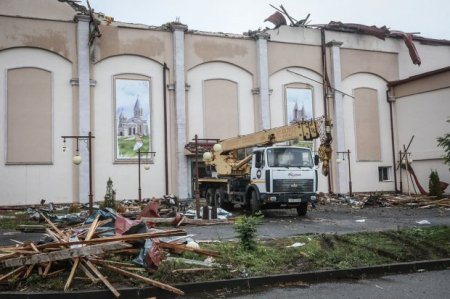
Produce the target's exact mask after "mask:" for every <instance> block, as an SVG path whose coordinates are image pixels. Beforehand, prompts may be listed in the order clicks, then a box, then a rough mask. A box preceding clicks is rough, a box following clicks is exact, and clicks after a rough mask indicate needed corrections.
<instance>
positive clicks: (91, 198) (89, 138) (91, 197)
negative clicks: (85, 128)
mask: <svg viewBox="0 0 450 299" xmlns="http://www.w3.org/2000/svg"><path fill="white" fill-rule="evenodd" d="M61 138H63V141H64V144H65V143H66V139H76V140H77V155H76V156H74V157H73V159H72V161H73V163H74V164H75V165H80V163H81V162H82V161H81V157H80V156H79V155H78V142H79V141H80V140H82V141H84V142H87V147H88V153H89V214H92V213H93V204H94V195H93V194H92V151H91V145H92V138H95V136H93V135H92V134H91V132H89V133H88V135H87V136H61ZM65 150H66V146H65V145H64V147H63V151H65Z"/></svg>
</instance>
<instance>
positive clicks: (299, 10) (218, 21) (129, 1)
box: [82, 0, 450, 40]
mask: <svg viewBox="0 0 450 299" xmlns="http://www.w3.org/2000/svg"><path fill="white" fill-rule="evenodd" d="M82 2H83V3H85V2H86V0H82ZM89 2H90V4H91V7H92V8H93V9H94V10H95V11H96V12H103V13H104V14H105V15H107V16H112V17H114V19H115V20H117V21H123V22H129V23H141V24H146V25H155V26H159V25H162V24H165V23H167V22H171V21H175V20H176V19H177V18H179V20H180V22H181V23H183V24H186V25H188V27H189V29H192V30H200V31H209V32H226V33H239V34H242V33H243V32H246V31H248V30H249V29H250V30H256V29H258V28H262V29H264V28H265V27H269V28H272V27H273V25H272V24H271V23H269V22H264V20H265V19H266V18H267V17H268V16H270V15H271V14H272V13H274V12H275V10H274V9H273V8H272V7H270V5H269V4H272V5H274V6H276V7H279V6H280V4H282V5H283V6H284V7H285V8H286V10H287V11H288V13H289V14H290V15H291V16H292V17H293V18H295V19H297V20H300V19H303V18H305V17H306V16H307V14H308V13H310V14H311V16H310V18H309V20H311V23H310V24H311V25H312V24H326V23H328V22H329V21H341V22H343V23H359V24H364V25H376V26H379V27H380V26H383V25H386V26H387V27H388V28H389V29H391V30H400V31H404V32H420V35H421V36H424V37H429V38H437V39H447V40H450V0H89Z"/></svg>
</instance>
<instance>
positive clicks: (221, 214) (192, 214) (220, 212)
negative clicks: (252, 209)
mask: <svg viewBox="0 0 450 299" xmlns="http://www.w3.org/2000/svg"><path fill="white" fill-rule="evenodd" d="M208 208H209V217H208V219H211V209H212V207H211V206H208ZM196 215H197V212H196V211H195V210H193V209H189V210H187V211H186V212H185V213H184V216H186V217H188V218H194V219H195V218H196ZM202 217H203V208H201V209H200V218H202ZM231 217H233V214H232V213H230V212H228V211H226V210H224V209H222V208H217V219H221V220H225V219H228V218H231Z"/></svg>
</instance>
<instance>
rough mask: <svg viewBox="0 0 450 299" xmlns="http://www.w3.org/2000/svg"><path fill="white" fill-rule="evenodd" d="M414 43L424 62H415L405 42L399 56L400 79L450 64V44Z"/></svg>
mask: <svg viewBox="0 0 450 299" xmlns="http://www.w3.org/2000/svg"><path fill="white" fill-rule="evenodd" d="M400 42H401V43H403V41H400ZM414 44H415V46H416V49H417V52H418V53H419V57H420V59H421V61H422V63H421V65H420V66H418V65H416V64H413V63H412V61H411V57H410V56H409V52H408V48H407V47H406V45H404V44H403V47H400V51H399V58H398V59H399V63H398V65H399V72H400V79H406V78H408V77H411V76H414V75H418V74H421V73H425V72H429V71H434V70H437V69H441V68H443V67H447V66H450V46H426V45H421V44H420V43H418V42H415V43H414Z"/></svg>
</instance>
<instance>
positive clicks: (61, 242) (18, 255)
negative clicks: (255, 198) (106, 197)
mask: <svg viewBox="0 0 450 299" xmlns="http://www.w3.org/2000/svg"><path fill="white" fill-rule="evenodd" d="M100 212H101V211H98V212H97V213H96V214H95V213H94V214H93V215H92V217H91V219H94V220H92V222H91V223H90V224H84V225H78V226H73V227H69V228H66V229H64V230H62V229H60V228H58V227H57V226H56V225H55V224H54V223H53V222H52V221H51V220H50V219H48V218H47V217H46V216H45V215H44V214H41V216H42V217H43V218H44V219H45V221H46V223H47V228H46V233H47V236H48V238H49V239H50V241H49V242H43V243H42V244H40V245H39V244H34V243H33V242H27V243H21V244H18V245H16V246H3V247H0V283H4V282H8V283H9V285H10V284H11V283H12V284H14V282H18V281H20V280H23V279H26V278H28V277H30V276H31V275H32V274H33V273H35V274H37V275H38V276H39V277H40V278H41V279H43V280H44V279H46V278H49V277H53V276H60V275H64V274H63V273H67V275H68V276H67V281H66V283H65V286H64V291H67V290H69V289H70V288H71V285H72V282H73V280H74V276H75V273H76V271H77V269H80V271H82V273H84V275H85V276H86V277H87V278H88V279H89V280H90V281H91V282H92V283H93V284H97V283H99V282H102V283H103V284H104V285H105V286H106V287H107V288H108V289H109V290H110V291H111V292H112V293H113V294H114V296H116V297H119V296H120V293H119V292H118V290H117V289H116V288H115V287H114V286H113V285H112V284H111V283H110V281H109V280H108V278H107V275H106V274H105V272H107V273H111V272H115V273H117V274H119V275H120V276H124V277H128V278H131V279H133V280H134V281H141V282H143V283H145V284H149V285H152V286H155V287H158V288H161V289H164V290H167V291H169V292H173V293H175V294H179V295H182V294H184V292H183V291H182V290H180V289H178V288H175V287H173V286H170V285H168V284H164V283H161V282H159V281H156V280H154V279H151V278H149V277H148V276H149V274H148V273H151V272H153V271H155V269H157V267H158V266H159V264H160V263H161V260H162V259H164V256H165V251H164V250H169V251H171V252H176V253H182V252H186V251H189V252H194V253H197V254H202V255H207V256H218V253H217V252H215V251H210V250H205V249H201V248H199V247H198V246H188V245H189V244H188V245H185V244H184V243H183V241H185V240H184V239H185V238H186V237H185V236H186V232H185V231H183V230H180V229H169V230H159V229H148V228H147V225H146V224H145V222H142V221H134V222H133V221H131V220H129V219H126V218H124V217H122V216H121V215H120V214H117V215H116V216H117V218H115V219H114V220H113V219H104V220H101V217H102V216H103V215H102V214H101V213H100ZM102 218H104V217H102ZM112 222H114V226H113V227H112V228H110V227H111V224H112ZM138 226H140V228H142V227H144V229H145V232H140V231H139V230H138V229H136V227H138ZM112 231H113V232H112ZM108 233H109V236H105V234H106V235H108ZM173 236H183V237H178V238H173ZM148 244H150V245H149V246H147V245H148ZM137 254H139V255H140V256H141V257H140V258H141V260H142V265H141V267H138V266H137V265H136V263H134V264H133V263H130V262H127V261H130V259H132V256H136V255H137ZM118 255H123V257H124V258H122V259H119V260H120V261H118V259H117V258H116V257H117V256H118ZM113 257H115V258H114V259H113ZM68 264H69V265H71V267H69V268H68V269H67V265H68ZM137 272H144V273H143V274H142V275H141V274H136V273H137ZM145 272H147V273H145Z"/></svg>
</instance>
